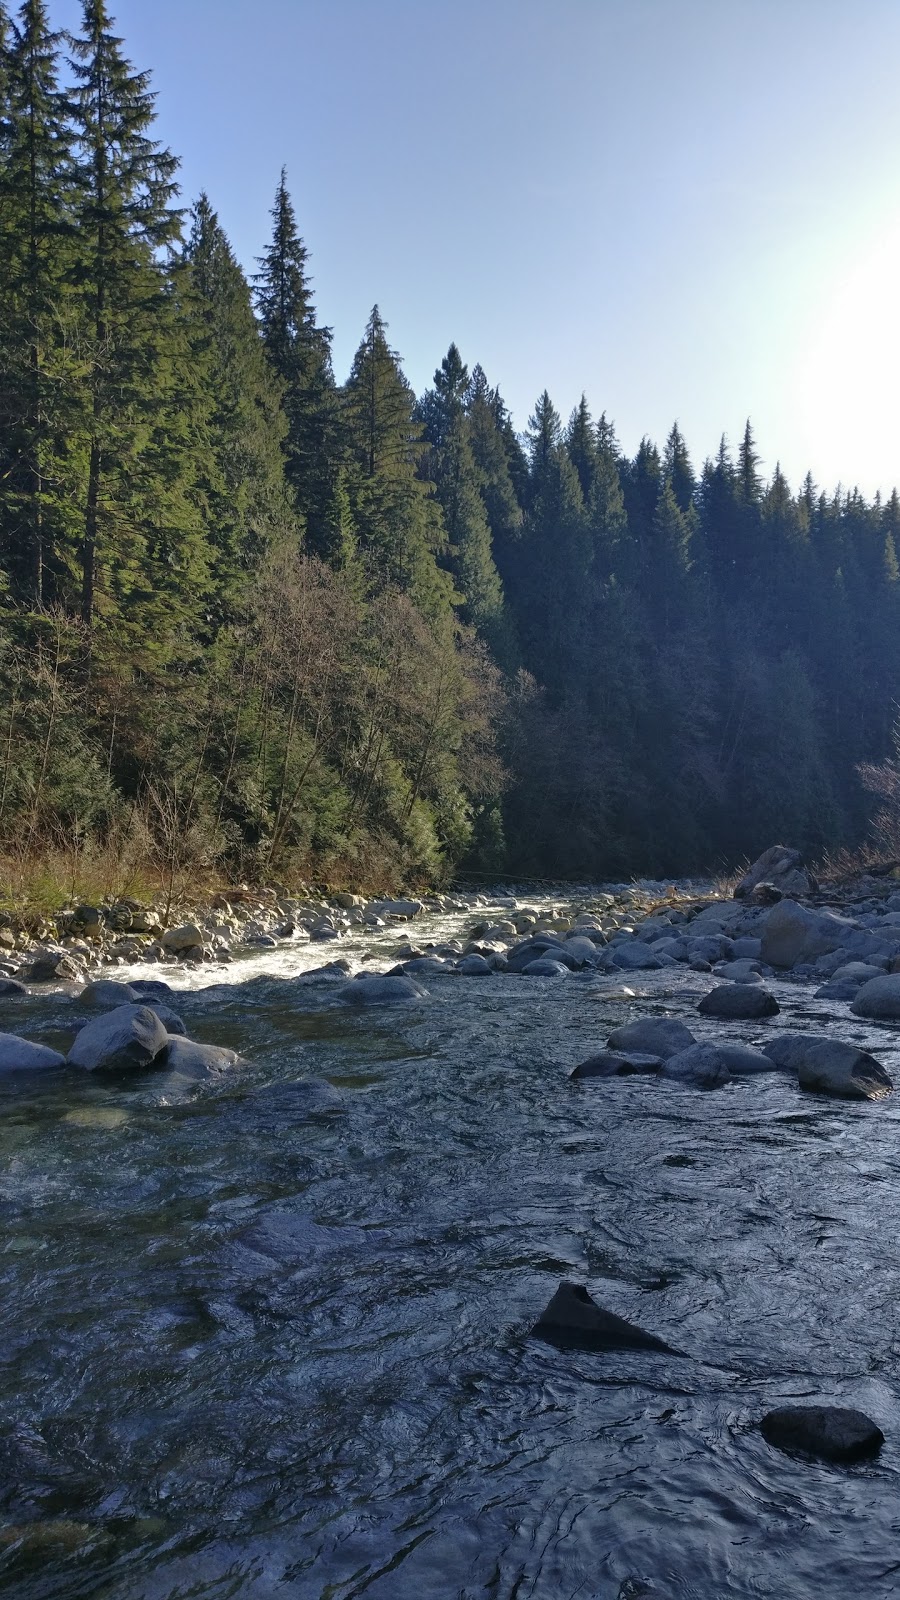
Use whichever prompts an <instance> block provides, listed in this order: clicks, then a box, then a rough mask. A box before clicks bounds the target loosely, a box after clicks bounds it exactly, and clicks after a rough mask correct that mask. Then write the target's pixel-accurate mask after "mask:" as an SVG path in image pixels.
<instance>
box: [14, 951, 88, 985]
mask: <svg viewBox="0 0 900 1600" xmlns="http://www.w3.org/2000/svg"><path fill="white" fill-rule="evenodd" d="M22 976H23V977H25V978H27V979H28V982H29V983H67V982H70V981H71V980H72V979H73V978H80V977H81V976H82V969H81V967H80V965H79V963H78V962H77V961H76V960H75V959H74V957H72V956H70V955H67V954H66V952H65V951H64V950H41V951H39V952H38V954H37V955H36V956H35V958H34V960H33V961H32V963H31V966H30V967H29V968H28V969H27V971H26V972H24V973H23V974H22Z"/></svg>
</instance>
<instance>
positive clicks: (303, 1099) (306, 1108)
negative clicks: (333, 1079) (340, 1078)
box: [255, 1078, 345, 1117]
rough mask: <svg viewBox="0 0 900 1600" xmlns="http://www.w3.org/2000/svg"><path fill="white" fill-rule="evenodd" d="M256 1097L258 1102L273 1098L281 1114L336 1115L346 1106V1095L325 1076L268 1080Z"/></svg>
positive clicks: (273, 1102) (267, 1101) (302, 1115)
mask: <svg viewBox="0 0 900 1600" xmlns="http://www.w3.org/2000/svg"><path fill="white" fill-rule="evenodd" d="M255 1098H256V1100H257V1102H260V1101H262V1102H264V1103H269V1102H271V1103H272V1105H273V1106H274V1107H276V1108H277V1111H278V1115H279V1116H283V1115H287V1116H295V1117H297V1116H299V1117H316V1116H334V1115H335V1114H337V1113H338V1112H342V1111H344V1110H345V1105H344V1096H343V1095H342V1094H341V1093H340V1090H338V1089H336V1088H335V1087H334V1085H333V1084H331V1083H328V1082H327V1081H326V1079H325V1078H289V1079H288V1080H287V1081H286V1082H283V1083H268V1084H266V1085H265V1087H264V1088H262V1089H260V1090H258V1091H257V1094H256V1097H255Z"/></svg>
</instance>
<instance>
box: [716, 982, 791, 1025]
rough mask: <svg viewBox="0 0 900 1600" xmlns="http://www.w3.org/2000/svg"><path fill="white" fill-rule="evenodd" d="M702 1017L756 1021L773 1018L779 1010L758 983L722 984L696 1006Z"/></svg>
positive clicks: (776, 1003)
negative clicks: (762, 1018) (757, 1019)
mask: <svg viewBox="0 0 900 1600" xmlns="http://www.w3.org/2000/svg"><path fill="white" fill-rule="evenodd" d="M697 1010H698V1011H699V1012H700V1014H701V1016H704V1017H722V1018H734V1019H747V1020H750V1019H756V1018H758V1017H775V1016H777V1015H778V1012H779V1011H780V1010H781V1007H780V1006H779V1004H778V1001H777V1000H776V999H775V996H774V995H773V994H770V993H769V991H768V989H764V988H763V987H762V985H761V984H758V983H723V984H721V985H720V986H719V988H718V989H711V990H710V992H709V994H705V995H704V996H703V999H702V1000H701V1001H700V1003H699V1005H698V1006H697Z"/></svg>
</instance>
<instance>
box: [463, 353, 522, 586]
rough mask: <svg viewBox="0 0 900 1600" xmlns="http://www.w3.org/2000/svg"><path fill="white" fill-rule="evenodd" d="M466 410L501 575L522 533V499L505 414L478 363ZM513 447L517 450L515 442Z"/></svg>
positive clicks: (467, 397) (508, 565)
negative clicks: (517, 486)
mask: <svg viewBox="0 0 900 1600" xmlns="http://www.w3.org/2000/svg"><path fill="white" fill-rule="evenodd" d="M466 410H467V413H468V418H469V442H470V445H471V449H472V459H473V462H474V465H475V471H476V474H477V480H478V489H479V493H480V495H481V499H482V503H483V505H484V508H485V512H486V515H487V519H488V526H489V528H490V531H491V553H492V557H493V560H494V562H495V564H496V566H497V568H498V570H499V572H500V574H501V575H502V574H504V573H505V572H506V571H507V570H509V568H510V566H511V565H512V564H513V563H514V561H515V547H516V545H517V543H518V540H519V538H520V537H521V532H522V501H521V499H520V496H519V494H518V492H517V490H516V478H515V470H516V469H515V466H514V456H513V454H512V448H513V447H512V446H511V444H510V437H509V434H510V430H511V424H510V423H509V417H508V413H507V411H506V407H505V405H504V404H503V401H502V399H501V398H500V395H499V394H498V393H497V391H496V389H491V388H490V386H489V384H488V381H487V378H486V376H485V374H484V370H483V368H482V367H480V366H476V367H475V368H474V369H473V372H472V378H471V382H470V384H469V389H468V393H467V395H466ZM513 437H514V436H513ZM515 449H516V451H518V444H516V445H515ZM519 453H521V452H519ZM525 476H526V477H527V469H526V473H525Z"/></svg>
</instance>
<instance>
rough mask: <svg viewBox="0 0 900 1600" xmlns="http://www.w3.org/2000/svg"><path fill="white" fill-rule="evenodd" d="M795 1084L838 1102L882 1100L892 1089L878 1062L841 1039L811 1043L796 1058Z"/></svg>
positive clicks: (887, 1075)
mask: <svg viewBox="0 0 900 1600" xmlns="http://www.w3.org/2000/svg"><path fill="white" fill-rule="evenodd" d="M796 1065H797V1081H798V1083H799V1085H800V1088H801V1089H807V1090H809V1091H810V1093H812V1094H831V1095H836V1096H837V1097H838V1098H839V1099H842V1100H883V1099H884V1097H885V1095H889V1094H890V1093H891V1091H892V1090H893V1087H894V1084H893V1080H892V1079H891V1077H890V1076H889V1074H888V1073H887V1072H886V1071H885V1069H884V1067H883V1066H882V1065H881V1062H880V1061H876V1060H875V1057H874V1056H872V1055H869V1053H868V1051H867V1050H859V1049H858V1048H857V1046H856V1045H855V1044H845V1043H844V1042H843V1040H841V1039H825V1040H820V1041H819V1042H818V1043H816V1044H813V1045H811V1046H810V1047H809V1049H808V1050H807V1051H806V1053H805V1055H802V1056H800V1057H799V1059H797V1062H796Z"/></svg>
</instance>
